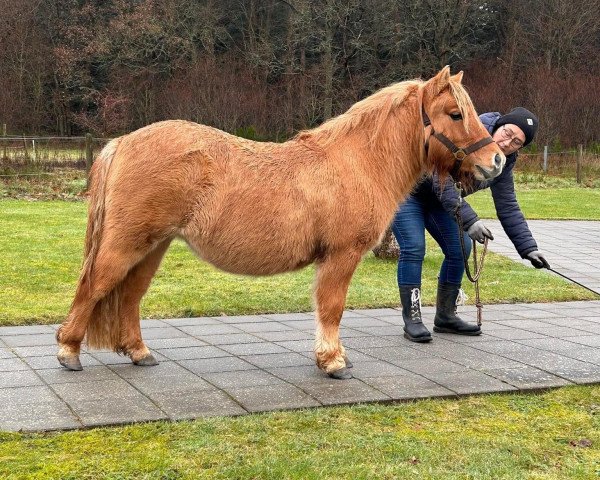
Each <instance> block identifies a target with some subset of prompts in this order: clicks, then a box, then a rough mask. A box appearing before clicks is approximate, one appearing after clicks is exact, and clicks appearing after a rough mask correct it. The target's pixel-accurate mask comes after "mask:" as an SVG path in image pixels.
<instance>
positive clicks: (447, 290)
mask: <svg viewBox="0 0 600 480" xmlns="http://www.w3.org/2000/svg"><path fill="white" fill-rule="evenodd" d="M459 290H460V285H455V284H453V283H443V282H438V292H437V311H436V312H435V319H434V321H433V323H434V327H433V331H434V332H438V333H455V334H457V335H479V334H480V333H481V328H479V326H478V325H473V324H472V323H467V322H465V321H464V320H462V319H461V318H460V317H459V316H458V315H456V299H457V298H458V292H459Z"/></svg>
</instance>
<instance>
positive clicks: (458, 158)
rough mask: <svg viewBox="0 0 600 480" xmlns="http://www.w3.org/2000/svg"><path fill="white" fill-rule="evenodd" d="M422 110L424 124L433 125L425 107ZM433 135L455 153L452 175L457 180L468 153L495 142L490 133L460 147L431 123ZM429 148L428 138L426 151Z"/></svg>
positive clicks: (426, 125)
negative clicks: (437, 130) (466, 145)
mask: <svg viewBox="0 0 600 480" xmlns="http://www.w3.org/2000/svg"><path fill="white" fill-rule="evenodd" d="M422 112H423V125H424V126H425V127H429V126H430V125H431V120H430V119H429V117H428V116H427V113H425V109H424V108H422ZM431 135H432V136H433V137H435V138H437V139H438V140H439V141H440V142H441V143H443V144H444V145H445V146H446V148H448V150H450V151H451V152H452V154H453V155H454V165H453V166H452V169H451V170H450V176H451V177H452V178H454V179H455V180H456V177H457V175H458V172H459V170H460V166H461V165H462V162H463V160H464V159H465V158H466V157H467V155H470V154H471V153H473V152H475V151H477V150H479V149H480V148H483V147H485V146H486V145H489V144H490V143H493V142H494V140H493V139H492V137H491V135H490V136H488V137H486V138H483V139H481V140H479V141H478V142H475V143H473V144H472V145H469V146H468V147H465V148H460V147H457V146H456V145H455V144H454V142H452V140H450V139H449V138H448V137H446V135H444V134H443V133H438V132H436V131H435V129H434V128H433V125H431ZM428 149H429V140H427V142H425V151H426V152H428Z"/></svg>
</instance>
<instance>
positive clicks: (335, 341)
mask: <svg viewBox="0 0 600 480" xmlns="http://www.w3.org/2000/svg"><path fill="white" fill-rule="evenodd" d="M360 259H361V255H360V253H359V252H342V253H339V254H336V255H332V256H329V257H327V258H326V259H325V260H324V261H322V262H321V263H319V265H318V267H317V281H316V285H315V299H316V304H317V331H316V336H315V356H316V359H317V365H318V367H319V368H320V369H322V370H324V371H325V372H326V373H327V374H328V375H329V376H330V377H333V378H337V379H347V378H352V373H350V370H349V368H350V367H351V365H350V362H349V361H348V359H347V358H346V353H345V350H344V347H343V346H342V343H341V341H340V320H341V318H342V313H343V311H344V305H345V303H346V294H347V293H348V286H349V285H350V280H351V279H352V274H353V273H354V270H356V266H357V265H358V263H359V262H360Z"/></svg>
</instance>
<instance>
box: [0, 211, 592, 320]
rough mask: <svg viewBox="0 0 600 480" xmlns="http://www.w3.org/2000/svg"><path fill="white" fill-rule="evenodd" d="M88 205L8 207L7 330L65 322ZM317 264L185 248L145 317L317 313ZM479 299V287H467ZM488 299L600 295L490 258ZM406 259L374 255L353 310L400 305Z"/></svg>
mask: <svg viewBox="0 0 600 480" xmlns="http://www.w3.org/2000/svg"><path fill="white" fill-rule="evenodd" d="M86 208H87V205H86V204H85V203H83V202H63V201H40V202H31V201H25V200H2V201H0V218H1V219H2V221H1V223H0V250H1V251H2V252H3V253H2V255H1V256H0V272H1V275H0V324H3V325H18V324H31V323H52V322H59V321H62V320H63V318H64V316H65V314H66V312H67V310H68V308H69V305H70V302H71V300H72V296H73V294H74V290H75V285H76V281H77V276H78V272H79V267H80V265H81V259H82V250H83V237H84V232H85V222H86ZM441 261H442V253H441V251H440V249H439V248H438V247H437V246H436V245H435V244H434V243H433V241H430V242H429V245H428V253H427V258H426V261H425V265H424V273H423V299H424V303H425V304H432V303H433V302H434V298H435V293H436V292H435V290H436V277H437V272H438V270H439V265H440V264H441ZM313 277H314V268H313V267H308V268H306V269H304V270H302V271H300V272H295V273H291V274H285V275H277V276H274V277H262V278H251V277H242V276H235V275H230V274H225V273H222V272H220V271H218V270H216V269H214V268H213V267H211V266H210V265H208V264H206V263H204V262H200V261H198V260H197V259H196V258H194V256H193V255H192V253H191V252H190V251H189V249H188V248H187V247H186V246H185V245H184V244H183V242H175V243H174V244H173V245H172V247H171V249H170V250H169V252H168V253H167V255H166V257H165V260H164V262H163V264H162V266H161V268H160V270H159V271H158V273H157V275H156V277H155V279H154V281H153V284H152V285H151V287H150V290H149V292H148V294H147V295H146V297H145V298H144V300H143V303H142V315H143V316H144V317H152V318H165V317H179V316H205V315H221V314H231V315H235V314H246V313H247V314H250V313H269V312H293V311H310V310H311V309H312V300H311V298H312V297H311V288H312V282H313ZM465 283H466V284H467V285H466V292H467V295H469V296H470V301H472V300H473V290H472V287H471V284H468V282H465ZM481 293H482V299H483V301H484V303H497V302H516V301H551V300H574V299H589V298H593V297H592V294H591V293H588V292H587V291H586V290H584V289H581V288H580V287H576V286H573V285H571V284H568V283H566V282H564V281H563V280H561V279H559V278H557V277H555V276H552V275H550V274H548V273H546V272H543V271H536V270H534V269H532V268H527V267H524V266H522V265H519V264H517V263H515V262H512V261H511V260H509V259H507V258H505V257H501V256H499V255H493V254H490V255H489V256H488V258H487V259H486V267H485V271H484V275H483V277H482V285H481ZM397 304H398V293H397V286H396V262H395V261H383V260H379V259H376V258H375V257H374V256H373V255H371V254H369V255H368V256H367V257H366V258H365V259H364V260H363V262H362V263H361V264H360V266H359V268H358V270H357V272H356V274H355V276H354V278H353V281H352V284H351V287H350V291H349V295H348V303H347V306H348V308H367V307H381V306H396V305H397Z"/></svg>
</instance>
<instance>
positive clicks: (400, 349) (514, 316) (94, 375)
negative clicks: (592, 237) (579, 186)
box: [0, 301, 600, 431]
mask: <svg viewBox="0 0 600 480" xmlns="http://www.w3.org/2000/svg"><path fill="white" fill-rule="evenodd" d="M461 310H462V311H464V312H465V313H464V316H466V317H467V318H469V319H471V320H473V321H474V315H475V312H474V309H473V307H461ZM424 314H425V317H426V318H427V319H432V318H433V309H432V308H431V307H425V308H424ZM485 318H486V322H485V324H484V332H485V333H484V334H483V335H481V336H479V337H460V336H456V335H444V334H435V333H434V334H433V336H434V340H433V341H432V342H431V343H430V344H421V345H419V344H415V343H412V342H409V341H407V340H406V339H404V337H403V336H402V318H401V315H400V312H399V311H398V310H395V309H391V308H390V309H377V310H356V311H347V312H345V314H344V318H343V321H342V325H343V328H342V338H343V339H344V343H345V345H346V348H347V350H348V354H349V357H350V358H351V360H352V361H353V362H354V368H353V373H354V376H355V378H354V379H351V380H346V381H340V380H334V379H330V378H328V377H327V376H325V375H324V374H323V373H321V372H320V371H319V370H318V369H316V367H315V366H314V361H313V354H312V343H313V331H314V319H313V316H312V315H311V314H305V313H294V314H279V315H260V316H257V315H252V316H235V317H206V318H185V319H172V320H146V321H143V322H142V325H143V336H144V338H145V340H147V343H148V346H149V347H150V348H151V349H152V350H153V351H154V354H155V355H156V357H157V358H158V359H159V360H160V362H161V363H160V365H159V366H157V367H136V366H133V365H131V364H130V363H129V359H128V358H124V357H121V356H119V355H117V354H115V353H111V352H99V351H92V352H85V353H83V354H82V363H83V365H84V370H83V371H82V372H71V371H67V370H64V369H62V368H60V366H59V365H58V363H57V361H56V358H55V354H56V345H55V341H54V332H55V328H56V326H26V327H2V328H0V430H23V431H31V430H32V431H37V430H59V429H72V428H80V427H89V426H97V425H115V424H122V423H130V422H139V421H149V420H159V419H164V420H178V419H188V418H197V417H205V416H211V415H242V414H246V413H249V412H262V411H268V410H279V409H295V408H304V407H318V406H321V405H335V404H347V403H355V402H374V401H379V402H388V401H394V400H395V401H398V400H405V399H414V398H423V397H455V396H459V395H466V394H472V393H483V392H503V391H517V390H530V389H540V388H548V387H557V386H562V385H569V384H575V383H577V384H584V383H594V382H600V301H592V302H569V303H556V304H552V303H547V304H510V305H489V306H487V307H486V314H485ZM428 326H429V327H430V328H431V327H432V325H431V321H429V322H428Z"/></svg>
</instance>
